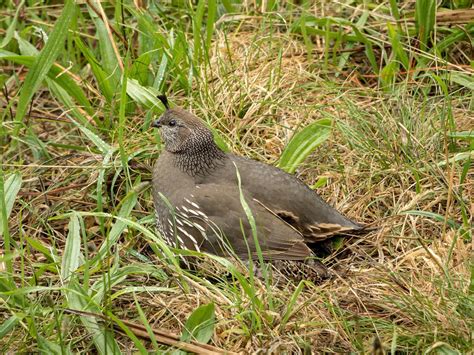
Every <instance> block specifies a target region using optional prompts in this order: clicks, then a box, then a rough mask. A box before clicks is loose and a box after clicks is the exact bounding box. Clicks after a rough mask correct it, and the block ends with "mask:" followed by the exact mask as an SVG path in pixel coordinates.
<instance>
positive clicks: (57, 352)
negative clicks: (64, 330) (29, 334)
mask: <svg viewBox="0 0 474 355" xmlns="http://www.w3.org/2000/svg"><path fill="white" fill-rule="evenodd" d="M37 341H38V345H39V349H40V350H41V353H42V354H51V355H69V354H72V352H71V349H69V347H67V346H61V345H59V344H56V343H53V342H52V341H49V340H48V339H46V338H44V337H42V336H40V335H38V337H37Z"/></svg>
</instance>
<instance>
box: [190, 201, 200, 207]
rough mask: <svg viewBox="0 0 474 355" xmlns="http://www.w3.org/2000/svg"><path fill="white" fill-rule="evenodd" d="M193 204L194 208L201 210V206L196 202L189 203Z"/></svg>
mask: <svg viewBox="0 0 474 355" xmlns="http://www.w3.org/2000/svg"><path fill="white" fill-rule="evenodd" d="M189 203H190V204H191V206H193V207H194V208H197V209H200V207H199V205H198V204H197V203H194V202H191V201H190V202H189Z"/></svg>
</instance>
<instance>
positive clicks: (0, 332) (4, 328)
mask: <svg viewBox="0 0 474 355" xmlns="http://www.w3.org/2000/svg"><path fill="white" fill-rule="evenodd" d="M20 320H21V319H20V318H18V317H17V316H16V315H13V316H11V317H10V318H8V319H6V320H5V321H3V323H2V324H0V339H2V338H3V337H4V336H5V335H7V334H8V333H10V332H11V331H12V330H13V328H15V327H16V325H17V324H18V322H19V321H20Z"/></svg>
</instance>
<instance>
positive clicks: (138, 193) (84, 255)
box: [0, 0, 474, 354]
mask: <svg viewBox="0 0 474 355" xmlns="http://www.w3.org/2000/svg"><path fill="white" fill-rule="evenodd" d="M0 12H1V14H2V17H1V18H2V20H1V21H0V34H1V39H0V65H1V69H2V71H1V74H0V84H1V87H2V93H3V95H2V96H1V97H0V102H1V105H2V110H1V112H0V142H1V154H2V167H1V169H0V197H1V198H0V236H1V238H0V241H1V242H0V243H1V244H0V251H1V255H0V257H1V259H0V270H1V273H0V314H1V318H0V319H2V320H1V322H0V352H2V353H3V352H46V353H62V354H64V353H72V352H93V353H94V352H100V353H106V352H107V353H112V352H119V351H123V352H131V351H134V352H135V351H138V352H141V353H147V352H148V351H152V350H155V351H172V350H173V349H175V351H183V350H176V348H181V349H184V350H188V351H195V352H201V353H213V352H215V351H218V349H219V348H220V349H225V350H227V351H235V352H245V353H247V352H259V351H263V352H269V353H271V352H273V353H280V352H287V353H293V352H294V353H310V352H311V351H313V352H357V353H367V352H370V351H372V350H374V345H373V344H374V341H375V347H379V346H382V347H383V349H384V350H385V351H386V352H388V353H393V354H394V353H399V354H401V353H407V354H408V353H409V354H412V353H422V352H423V353H444V354H446V353H449V354H455V353H467V352H472V349H473V335H472V334H473V328H472V325H473V324H474V320H473V317H474V303H473V292H474V283H473V279H474V267H473V259H472V230H473V229H472V218H473V205H472V203H473V202H472V201H473V196H474V186H473V180H472V179H473V173H474V172H473V169H472V161H473V155H474V153H473V151H474V124H473V107H474V101H473V95H472V94H473V90H474V79H473V75H472V74H473V71H474V63H473V61H472V58H473V42H472V39H473V38H474V22H473V18H474V15H473V13H474V10H473V9H472V1H460V0H459V1H455V0H452V1H445V2H443V3H442V4H439V3H438V4H435V2H434V1H430V0H416V1H405V2H401V3H398V2H396V1H395V0H390V1H379V2H370V1H360V0H349V1H345V2H331V1H328V2H315V1H309V0H301V1H296V0H294V1H290V0H288V1H285V0H279V1H276V0H266V1H263V0H262V1H260V0H256V1H235V0H222V1H216V0H209V1H203V0H199V1H184V0H171V1H152V0H150V1H148V2H144V1H142V0H134V1H130V0H126V1H114V2H98V1H96V0H86V1H85V2H78V3H75V2H73V1H72V0H67V1H66V2H65V3H64V4H59V3H58V2H55V1H52V2H47V3H43V2H35V1H32V0H27V1H25V0H22V1H12V2H7V3H5V2H4V3H3V6H2V8H1V10H0ZM160 93H166V94H168V95H169V97H170V100H171V102H173V103H174V104H177V105H180V106H184V107H186V108H189V109H192V110H193V111H194V112H195V113H196V114H197V115H198V116H200V117H202V118H203V119H205V120H206V121H207V122H208V123H209V125H210V126H211V127H213V129H214V130H215V133H216V140H217V141H218V143H219V144H220V145H221V146H222V147H223V148H224V149H231V150H233V151H235V152H236V153H237V154H241V155H245V156H249V157H252V158H254V159H258V160H261V161H265V162H267V163H269V164H279V165H280V166H281V167H282V168H285V169H287V170H288V171H291V172H295V173H296V174H297V175H298V176H299V177H300V178H301V179H303V180H304V181H305V182H306V183H308V184H310V185H312V186H314V187H315V188H317V190H318V192H319V193H320V194H322V195H323V196H324V197H325V198H326V199H327V200H328V201H329V202H330V203H331V204H332V205H334V206H336V207H337V208H338V209H340V210H342V211H343V212H345V213H346V214H347V215H348V216H350V217H351V218H353V219H355V220H357V221H360V222H365V223H373V224H375V225H377V226H378V227H379V229H377V230H376V231H374V232H372V233H371V234H370V235H369V236H368V237H366V238H362V239H349V240H345V241H344V242H343V243H342V245H340V246H339V248H338V249H337V250H336V251H334V253H333V254H332V255H330V256H328V257H327V258H326V259H325V260H324V262H325V263H326V264H327V265H329V266H330V268H331V269H332V270H334V271H335V274H336V276H335V277H334V278H333V279H331V280H328V281H325V282H323V283H322V284H319V285H314V284H312V283H310V282H302V283H300V284H294V283H276V282H272V280H271V275H270V276H269V277H267V278H266V280H260V279H257V278H254V277H253V275H252V274H251V273H250V275H249V273H248V272H247V271H246V270H245V268H244V267H243V266H242V265H238V264H237V263H233V262H231V261H229V260H224V259H219V258H216V257H212V256H200V258H201V259H202V261H201V267H200V268H199V271H192V270H187V269H186V268H184V267H182V266H180V263H179V255H180V254H189V253H191V252H186V251H181V250H174V249H170V248H168V247H167V246H166V245H165V244H164V243H163V241H162V239H161V238H160V236H159V235H157V233H156V232H155V229H154V217H153V206H152V202H151V197H150V188H149V180H150V168H149V167H150V166H151V165H152V163H153V161H154V159H155V158H156V157H157V155H158V154H159V152H160V149H161V146H160V143H159V136H158V134H157V132H155V131H154V130H152V129H150V128H149V126H150V122H151V120H152V119H153V118H154V117H156V116H157V115H159V114H160V113H161V112H162V111H163V106H162V105H161V103H160V102H159V100H158V99H157V98H156V96H157V95H158V94H160ZM292 137H294V139H293V140H291V138H292ZM280 157H281V159H280ZM191 254H193V255H195V254H196V253H191ZM73 310H75V311H73ZM78 311H82V312H91V313H94V314H95V315H96V316H91V315H87V314H85V313H80V312H78ZM130 322H131V323H130ZM139 326H141V328H140V327H139ZM153 329H154V330H153ZM173 334H174V335H173ZM143 337H145V338H148V339H142V338H143ZM180 340H181V341H182V342H179V341H180ZM193 341H194V342H193ZM208 342H209V345H205V344H206V343H208ZM164 344H167V345H164ZM183 344H188V345H183ZM173 345H174V346H173ZM211 345H212V346H211Z"/></svg>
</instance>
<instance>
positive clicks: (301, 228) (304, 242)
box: [153, 108, 363, 265]
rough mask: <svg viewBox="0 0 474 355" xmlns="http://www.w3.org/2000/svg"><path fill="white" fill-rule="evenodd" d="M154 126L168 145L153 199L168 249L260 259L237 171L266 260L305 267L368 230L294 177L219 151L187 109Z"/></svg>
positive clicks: (156, 172) (155, 176)
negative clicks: (321, 248)
mask: <svg viewBox="0 0 474 355" xmlns="http://www.w3.org/2000/svg"><path fill="white" fill-rule="evenodd" d="M153 127H157V128H160V130H161V135H162V138H163V141H164V144H165V150H164V151H163V152H162V153H161V154H160V156H159V158H158V160H157V162H156V165H155V168H154V171H153V198H154V202H155V207H156V212H157V224H158V229H159V231H160V232H161V234H162V235H163V237H164V238H165V239H166V241H167V242H168V243H169V244H170V245H173V246H179V247H183V248H188V249H192V250H198V251H202V252H208V253H213V254H217V255H223V256H225V255H230V254H233V255H236V256H237V257H239V258H241V259H248V258H252V259H255V260H256V259H257V247H256V245H255V243H254V238H253V236H252V229H251V224H250V223H249V221H248V218H247V216H246V214H245V211H244V209H243V207H242V202H241V199H240V197H241V195H240V190H239V186H238V180H237V173H236V172H237V171H238V173H239V175H240V177H241V191H242V195H243V197H244V198H245V201H246V203H247V204H248V206H249V207H250V210H251V211H252V214H253V216H254V218H255V223H256V227H257V235H258V241H259V245H260V248H261V251H262V255H263V258H264V259H265V260H266V261H272V262H274V263H275V264H281V265H283V264H284V263H283V261H284V262H287V261H304V260H307V259H308V258H310V257H312V256H313V255H314V253H313V250H317V248H318V244H319V243H321V242H322V241H325V240H327V239H328V238H331V237H333V236H336V235H345V234H348V233H349V234H350V233H357V232H360V231H362V230H363V227H362V226H361V225H359V224H357V223H356V222H353V221H351V220H350V219H348V218H346V217H344V216H343V215H342V214H340V213H339V212H338V211H336V210H335V209H334V208H332V207H330V206H329V205H328V204H327V203H325V202H324V201H323V200H322V199H321V198H320V197H319V196H318V195H317V194H316V193H315V192H314V191H312V190H311V189H310V188H309V187H308V186H306V185H305V184H304V183H303V182H301V181H300V180H298V179H297V178H296V177H294V176H292V175H289V174H287V173H286V172H284V171H282V170H280V169H278V168H275V167H273V166H269V165H266V164H263V163H260V162H258V161H254V160H250V159H246V158H242V157H238V156H236V155H233V154H227V153H224V152H223V151H221V150H220V149H219V148H218V147H217V145H216V144H215V143H214V140H213V136H212V133H211V131H210V130H209V129H208V128H207V127H206V125H205V124H204V123H203V122H202V121H201V120H200V119H199V118H197V117H196V116H195V115H193V114H191V113H190V112H188V111H186V110H184V109H182V108H173V109H167V110H166V111H165V113H164V114H163V115H162V116H161V117H160V119H159V120H157V121H155V122H153ZM312 249H313V250H312ZM277 261H278V262H277Z"/></svg>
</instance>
